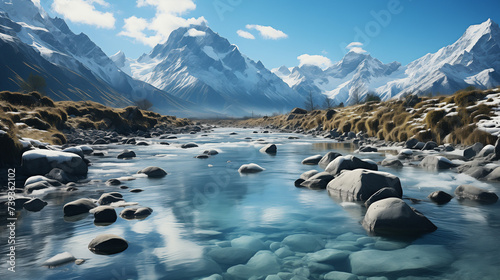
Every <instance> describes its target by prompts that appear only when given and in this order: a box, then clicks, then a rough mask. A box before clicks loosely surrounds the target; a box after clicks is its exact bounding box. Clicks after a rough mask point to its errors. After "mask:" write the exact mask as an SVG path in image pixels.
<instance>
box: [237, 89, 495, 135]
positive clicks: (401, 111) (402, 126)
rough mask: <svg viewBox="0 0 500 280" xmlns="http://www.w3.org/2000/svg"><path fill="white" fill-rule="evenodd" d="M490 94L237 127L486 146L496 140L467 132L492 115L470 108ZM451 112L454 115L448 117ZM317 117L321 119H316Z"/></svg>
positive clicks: (487, 110)
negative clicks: (334, 131) (317, 129)
mask: <svg viewBox="0 0 500 280" xmlns="http://www.w3.org/2000/svg"><path fill="white" fill-rule="evenodd" d="M492 92H493V91H491V90H486V91H481V90H463V91H458V92H457V93H455V94H454V95H450V96H434V97H431V98H429V97H421V98H420V99H418V100H417V101H416V102H418V103H416V104H415V103H413V104H415V105H414V106H408V105H407V104H408V103H407V102H406V101H407V100H408V99H406V100H402V101H400V100H390V101H385V102H369V103H366V104H361V105H355V106H349V107H343V108H335V111H336V114H335V115H333V117H331V118H330V119H328V118H327V117H326V111H320V112H318V111H315V112H314V114H311V113H309V114H307V115H300V118H301V119H300V121H299V120H298V118H299V115H295V118H294V119H292V120H287V118H288V115H282V116H273V117H268V118H265V119H264V118H260V119H248V120H244V121H240V122H239V124H240V125H245V126H266V125H275V126H277V127H281V128H302V129H304V130H308V129H311V128H315V127H317V126H318V125H322V127H323V129H324V130H332V129H338V130H339V131H340V132H348V131H353V132H356V133H358V132H365V133H366V134H367V135H368V136H370V137H377V138H379V139H383V140H387V141H399V142H402V141H406V140H408V139H409V138H411V137H415V138H417V139H419V140H420V141H429V140H434V141H436V142H438V143H444V141H445V138H447V140H448V141H449V140H451V141H452V142H453V143H462V144H470V143H471V142H473V141H477V142H482V143H483V144H486V143H492V142H494V141H493V138H495V139H496V137H492V136H491V135H489V134H487V133H484V132H482V131H480V130H477V129H470V128H469V125H470V124H475V123H476V122H478V121H479V120H481V119H488V118H490V117H491V116H492V115H493V114H494V112H493V110H492V108H491V107H489V106H487V105H484V104H482V105H476V106H473V105H474V104H476V102H477V101H479V100H484V99H485V97H486V96H487V95H488V94H489V93H492ZM490 101H491V100H490ZM457 104H458V105H459V106H457ZM447 105H450V106H447ZM455 106H456V108H454V107H455ZM443 107H446V108H443ZM436 108H438V109H436ZM445 109H446V110H445ZM453 112H456V114H450V113H453ZM318 116H321V118H320V119H318V118H317V117H318ZM447 136H448V137H447ZM472 144H473V143H472Z"/></svg>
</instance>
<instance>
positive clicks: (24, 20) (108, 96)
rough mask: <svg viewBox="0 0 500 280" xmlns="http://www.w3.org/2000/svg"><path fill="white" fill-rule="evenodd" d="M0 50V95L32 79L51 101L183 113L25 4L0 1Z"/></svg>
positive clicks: (85, 40) (25, 0)
mask: <svg viewBox="0 0 500 280" xmlns="http://www.w3.org/2000/svg"><path fill="white" fill-rule="evenodd" d="M0 47H1V48H2V50H4V52H2V53H0V57H1V62H2V65H1V66H0V68H2V77H1V78H0V79H1V80H2V88H1V90H18V89H19V86H18V85H17V80H18V79H19V78H23V79H25V78H27V77H28V75H29V74H30V73H34V74H39V75H41V76H43V77H45V78H46V80H47V88H48V89H49V90H48V94H49V96H50V97H52V98H54V99H56V100H64V99H71V100H82V99H83V100H94V101H98V102H101V103H103V104H106V105H111V106H125V105H130V104H132V103H133V102H134V101H137V100H141V99H148V100H150V101H152V102H153V103H154V104H155V107H156V109H158V110H159V111H163V112H165V113H180V114H182V112H183V111H184V110H186V109H187V107H189V103H188V102H185V101H183V100H181V99H179V98H175V97H173V96H171V95H169V94H168V93H166V92H163V91H161V90H158V89H156V88H154V87H153V86H151V85H149V84H147V83H144V82H141V81H138V80H134V79H133V78H131V77H130V76H129V75H127V74H125V73H124V72H123V71H121V70H120V69H119V68H118V67H116V65H115V64H114V62H113V61H112V60H111V59H110V58H109V57H108V56H107V55H106V54H105V53H104V52H103V51H102V50H101V49H100V48H99V47H98V46H97V45H96V44H95V43H93V42H92V41H91V40H90V39H89V37H87V35H85V34H83V33H80V34H78V35H77V34H74V33H73V32H72V31H71V30H70V29H69V28H68V26H67V25H66V23H65V21H64V20H62V19H60V18H51V17H49V16H48V15H47V13H46V12H45V11H44V10H43V9H42V8H41V7H37V6H35V4H34V3H33V2H32V1H30V0H15V1H10V2H7V1H0ZM167 108H168V109H167ZM169 111H170V112H169Z"/></svg>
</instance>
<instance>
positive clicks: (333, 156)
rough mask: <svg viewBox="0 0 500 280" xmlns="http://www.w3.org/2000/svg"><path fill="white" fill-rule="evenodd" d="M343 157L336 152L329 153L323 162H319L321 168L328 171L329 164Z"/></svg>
mask: <svg viewBox="0 0 500 280" xmlns="http://www.w3.org/2000/svg"><path fill="white" fill-rule="evenodd" d="M341 156H342V155H341V154H339V153H336V152H328V153H326V155H324V156H323V157H322V158H321V160H320V161H319V162H318V165H319V167H321V168H323V169H326V167H327V166H328V164H330V162H332V161H333V160H334V159H336V158H338V157H341Z"/></svg>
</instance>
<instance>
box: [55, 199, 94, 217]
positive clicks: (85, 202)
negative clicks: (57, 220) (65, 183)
mask: <svg viewBox="0 0 500 280" xmlns="http://www.w3.org/2000/svg"><path fill="white" fill-rule="evenodd" d="M95 207H97V205H96V204H95V203H94V202H93V201H92V200H90V199H88V198H80V199H77V200H75V201H71V202H68V203H66V204H65V205H64V207H63V211H64V215H65V216H75V215H79V214H84V213H88V212H89V210H90V209H92V208H95Z"/></svg>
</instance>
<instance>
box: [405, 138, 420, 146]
mask: <svg viewBox="0 0 500 280" xmlns="http://www.w3.org/2000/svg"><path fill="white" fill-rule="evenodd" d="M417 143H418V140H417V139H415V138H411V139H408V140H407V141H406V142H405V147H406V148H407V149H411V148H413V147H415V145H417Z"/></svg>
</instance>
